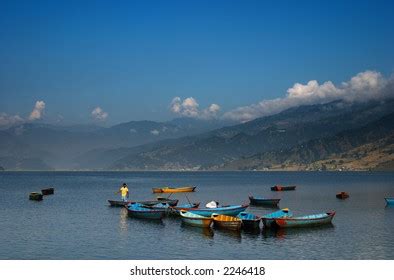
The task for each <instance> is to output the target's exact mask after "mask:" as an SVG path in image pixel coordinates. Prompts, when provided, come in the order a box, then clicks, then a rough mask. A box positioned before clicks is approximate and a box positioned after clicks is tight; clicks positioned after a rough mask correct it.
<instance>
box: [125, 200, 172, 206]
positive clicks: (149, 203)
mask: <svg viewBox="0 0 394 280" xmlns="http://www.w3.org/2000/svg"><path fill="white" fill-rule="evenodd" d="M161 202H165V203H168V204H169V205H170V206H176V205H177V204H178V202H179V200H178V199H166V200H164V199H163V200H160V201H159V200H145V201H133V202H131V203H139V204H143V205H146V206H152V205H155V204H158V203H161Z"/></svg>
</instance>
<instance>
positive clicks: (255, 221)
mask: <svg viewBox="0 0 394 280" xmlns="http://www.w3.org/2000/svg"><path fill="white" fill-rule="evenodd" d="M237 218H240V219H241V220H242V227H243V228H245V229H260V220H261V218H260V217H259V216H257V215H255V214H252V213H247V212H241V213H239V214H238V215H237Z"/></svg>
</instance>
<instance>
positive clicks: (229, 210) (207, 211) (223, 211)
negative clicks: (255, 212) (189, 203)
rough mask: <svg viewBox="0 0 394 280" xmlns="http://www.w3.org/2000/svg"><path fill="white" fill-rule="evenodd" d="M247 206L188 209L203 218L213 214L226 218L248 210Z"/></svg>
mask: <svg viewBox="0 0 394 280" xmlns="http://www.w3.org/2000/svg"><path fill="white" fill-rule="evenodd" d="M248 207H249V205H248V204H244V205H227V206H222V207H217V208H195V209H189V212H192V213H194V214H197V215H201V216H204V217H211V215H212V214H213V213H215V214H220V215H227V216H237V215H238V214H239V213H241V212H243V211H245V210H246V208H248Z"/></svg>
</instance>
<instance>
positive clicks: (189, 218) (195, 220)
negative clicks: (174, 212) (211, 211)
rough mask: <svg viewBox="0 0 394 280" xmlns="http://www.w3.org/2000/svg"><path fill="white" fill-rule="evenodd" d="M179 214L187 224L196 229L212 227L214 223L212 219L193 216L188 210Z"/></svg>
mask: <svg viewBox="0 0 394 280" xmlns="http://www.w3.org/2000/svg"><path fill="white" fill-rule="evenodd" d="M179 214H180V216H181V218H182V221H183V222H184V223H185V224H188V225H191V226H195V227H210V226H211V224H212V222H213V220H212V218H211V217H205V216H201V215H197V214H193V213H190V212H188V211H186V210H180V211H179Z"/></svg>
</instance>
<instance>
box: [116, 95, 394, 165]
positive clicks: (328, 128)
mask: <svg viewBox="0 0 394 280" xmlns="http://www.w3.org/2000/svg"><path fill="white" fill-rule="evenodd" d="M393 105H394V102H393V100H390V101H387V102H383V103H382V102H370V103H363V104H346V103H343V102H339V101H337V102H332V103H329V104H323V105H310V106H301V107H298V108H292V109H289V110H286V111H284V112H282V113H279V114H277V115H273V116H269V117H264V118H259V119H256V120H253V121H251V122H248V123H244V124H240V125H236V126H229V127H225V128H222V129H218V130H214V131H212V132H209V133H205V134H201V135H198V136H193V137H187V138H181V139H176V140H172V141H166V142H165V143H158V144H157V145H153V147H152V146H149V147H145V148H144V147H141V150H142V151H141V152H140V151H136V150H134V151H130V152H129V155H127V156H125V157H123V158H121V159H119V160H118V161H116V162H115V163H114V164H112V165H111V166H110V168H112V169H132V170H134V169H137V170H139V169H217V168H221V166H223V165H224V164H226V163H228V162H232V161H234V160H236V159H239V158H241V157H250V156H252V155H255V154H259V153H265V152H270V151H278V150H279V151H280V150H282V151H283V150H288V149H290V148H292V147H294V146H297V145H300V144H302V143H306V142H308V141H310V140H313V139H320V138H325V137H330V136H334V135H336V134H337V133H339V132H341V131H344V130H349V129H355V128H359V127H361V126H364V125H365V124H366V123H369V122H373V121H376V120H378V119H379V118H381V117H382V116H384V115H386V114H388V113H391V112H393V111H394V106H393Z"/></svg>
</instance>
